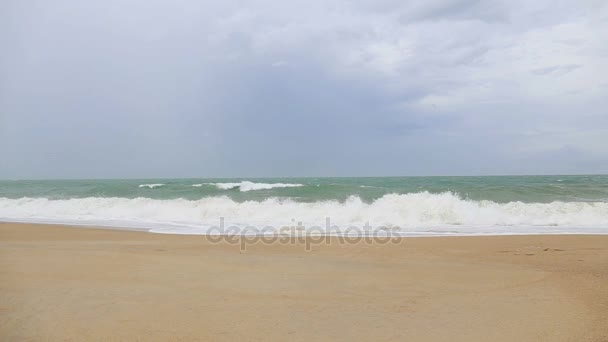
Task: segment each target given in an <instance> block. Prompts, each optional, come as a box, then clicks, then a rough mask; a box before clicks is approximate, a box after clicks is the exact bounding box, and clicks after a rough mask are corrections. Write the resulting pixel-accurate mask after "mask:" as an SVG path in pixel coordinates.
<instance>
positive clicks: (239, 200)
mask: <svg viewBox="0 0 608 342" xmlns="http://www.w3.org/2000/svg"><path fill="white" fill-rule="evenodd" d="M219 217H224V218H225V219H226V220H229V221H230V222H232V223H233V224H235V225H237V226H245V225H276V226H280V225H282V224H289V222H293V221H298V222H300V221H301V222H304V224H308V225H313V224H322V223H323V222H324V221H325V219H326V217H331V218H332V223H335V224H336V225H337V226H344V227H346V226H349V225H357V224H364V223H367V222H369V223H370V224H372V225H373V224H376V225H377V226H380V225H384V226H390V227H396V230H402V231H403V232H404V234H406V233H408V232H412V231H413V230H416V231H421V232H424V231H431V230H433V231H437V229H444V230H446V231H449V232H452V233H454V232H456V233H458V232H460V233H462V234H477V233H479V234H487V233H492V232H494V233H497V234H498V233H500V234H503V233H504V234H507V233H518V231H516V230H521V229H523V228H522V227H528V230H526V231H524V233H534V232H537V231H539V230H540V231H541V232H557V233H576V232H594V233H597V232H600V233H603V232H604V231H606V229H604V228H606V227H608V176H607V175H581V176H488V177H370V178H264V179H256V178H242V179H202V178H201V179H145V180H136V179H129V180H48V181H44V180H40V181H38V180H37V181H20V180H11V181H0V220H6V221H33V222H61V223H76V224H94V225H113V226H125V227H140V228H151V229H154V230H155V231H158V230H160V232H178V233H204V232H205V229H206V227H209V226H211V225H213V224H216V223H217V220H218V219H219ZM446 227H447V228H449V229H447V228H446ZM509 227H511V228H509ZM514 227H518V228H514ZM540 227H544V230H543V229H541V228H540ZM163 229H165V231H162V230H163ZM180 229H181V230H180ZM475 229H477V230H475ZM520 233H521V232H520ZM423 235H424V234H423ZM429 235H432V234H429Z"/></svg>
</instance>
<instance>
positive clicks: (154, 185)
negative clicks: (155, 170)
mask: <svg viewBox="0 0 608 342" xmlns="http://www.w3.org/2000/svg"><path fill="white" fill-rule="evenodd" d="M163 185H165V184H162V183H157V184H140V185H139V188H148V189H155V188H160V187H161V186H163Z"/></svg>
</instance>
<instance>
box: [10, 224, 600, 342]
mask: <svg viewBox="0 0 608 342" xmlns="http://www.w3.org/2000/svg"><path fill="white" fill-rule="evenodd" d="M0 340H2V341H24V340H25V341H28V340H32V341H39V340H44V341H112V340H124V341H133V340H141V341H155V340H159V341H165V340H185V341H187V340H201V341H206V340H215V341H217V340H250V341H255V340H277V341H284V340H300V341H302V340H310V341H316V340H369V341H403V340H409V341H608V236H509V237H453V238H409V239H403V240H402V243H401V244H399V245H377V244H376V245H361V244H359V245H343V244H340V243H338V242H337V241H335V240H332V243H331V244H330V245H320V246H315V247H314V248H313V250H312V251H305V249H304V247H303V246H302V245H279V244H274V245H255V246H250V247H249V249H248V250H247V251H246V252H245V253H240V252H239V247H238V246H233V245H228V244H225V243H223V244H211V243H210V242H209V241H207V240H206V239H205V238H203V237H197V236H175V235H160V234H149V233H141V232H128V231H115V230H102V229H91V228H74V227H62V226H50V225H48V226H45V225H31V224H10V223H4V224H0Z"/></svg>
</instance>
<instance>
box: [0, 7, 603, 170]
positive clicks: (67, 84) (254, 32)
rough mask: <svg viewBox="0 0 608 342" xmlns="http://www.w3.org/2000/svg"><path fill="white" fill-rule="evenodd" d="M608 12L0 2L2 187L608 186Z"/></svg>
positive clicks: (592, 9)
mask: <svg viewBox="0 0 608 342" xmlns="http://www.w3.org/2000/svg"><path fill="white" fill-rule="evenodd" d="M607 42H608V2H607V1H603V0H597V1H595V0H582V1H572V0H570V1H559V0H556V1H547V0H536V1H523V0H514V1H478V0H412V1H403V0H397V1H394V0H362V1H333V0H306V1H302V0H292V1H282V0H281V1H280V0H263V1H230V0H228V1H205V0H197V1H195V0H171V1H169V0H105V1H81V0H55V1H47V0H4V1H2V2H0V158H1V159H0V178H2V179H28V178H37V179H47V178H155V177H279V176H408V175H485V174H571V173H572V174H582V173H608V77H607V76H608V44H607Z"/></svg>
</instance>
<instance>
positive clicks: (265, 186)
mask: <svg viewBox="0 0 608 342" xmlns="http://www.w3.org/2000/svg"><path fill="white" fill-rule="evenodd" d="M206 184H209V185H215V186H216V187H217V188H218V189H221V190H231V189H236V188H238V189H239V190H240V191H242V192H247V191H253V190H269V189H274V188H294V187H300V186H304V184H292V183H254V182H249V181H242V182H239V183H206Z"/></svg>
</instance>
